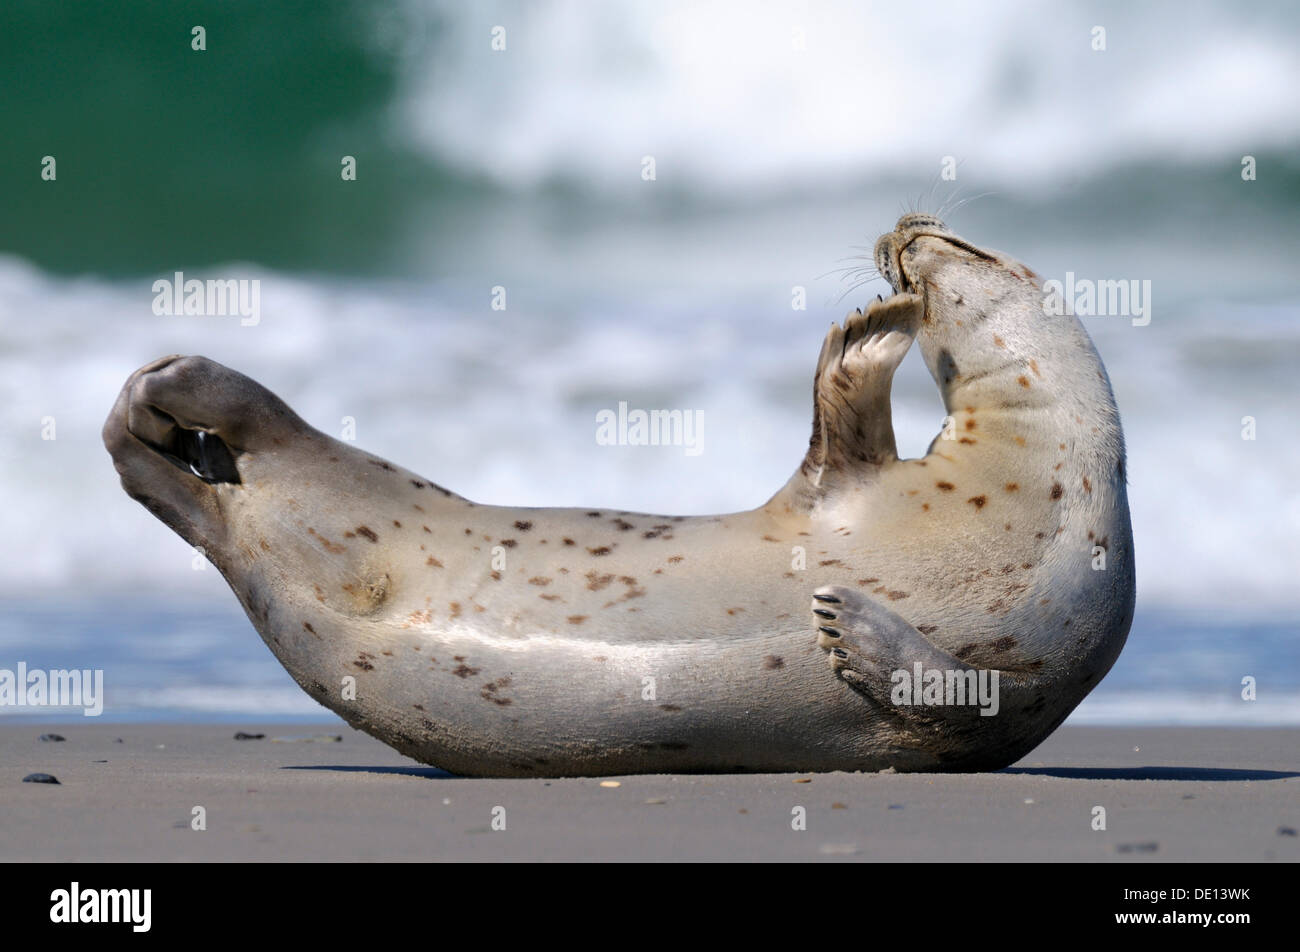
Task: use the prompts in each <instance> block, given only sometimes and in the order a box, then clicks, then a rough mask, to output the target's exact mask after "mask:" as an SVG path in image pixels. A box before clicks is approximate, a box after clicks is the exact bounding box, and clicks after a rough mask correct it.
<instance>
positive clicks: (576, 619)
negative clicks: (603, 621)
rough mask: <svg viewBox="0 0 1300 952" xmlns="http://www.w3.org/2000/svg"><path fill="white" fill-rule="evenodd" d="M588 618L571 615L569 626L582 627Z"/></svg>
mask: <svg viewBox="0 0 1300 952" xmlns="http://www.w3.org/2000/svg"><path fill="white" fill-rule="evenodd" d="M587 617H588V616H586V615H570V616H569V624H570V625H581V624H582V623H583V622H584V621H586V620H587Z"/></svg>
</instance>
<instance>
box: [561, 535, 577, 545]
mask: <svg viewBox="0 0 1300 952" xmlns="http://www.w3.org/2000/svg"><path fill="white" fill-rule="evenodd" d="M563 541H564V544H565V545H577V544H578V543H576V542H574V541H573V540H572V539H570V538H569V537H568V536H565V537H564V540H563Z"/></svg>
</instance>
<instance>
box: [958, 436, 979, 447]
mask: <svg viewBox="0 0 1300 952" xmlns="http://www.w3.org/2000/svg"><path fill="white" fill-rule="evenodd" d="M957 442H958V443H967V444H970V445H971V446H974V445H975V443H977V442H978V440H972V439H971V438H970V437H969V436H963V437H962V438H961V439H960V440H958V441H957Z"/></svg>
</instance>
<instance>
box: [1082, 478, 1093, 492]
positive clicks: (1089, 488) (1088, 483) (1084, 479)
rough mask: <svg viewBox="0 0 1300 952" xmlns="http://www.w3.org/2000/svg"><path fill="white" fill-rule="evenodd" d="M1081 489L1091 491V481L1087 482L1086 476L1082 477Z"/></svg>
mask: <svg viewBox="0 0 1300 952" xmlns="http://www.w3.org/2000/svg"><path fill="white" fill-rule="evenodd" d="M1083 491H1084V492H1086V493H1090V492H1092V483H1090V482H1088V477H1087V476H1085V477H1083Z"/></svg>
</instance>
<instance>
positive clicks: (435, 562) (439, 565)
mask: <svg viewBox="0 0 1300 952" xmlns="http://www.w3.org/2000/svg"><path fill="white" fill-rule="evenodd" d="M424 564H425V565H432V566H433V567H434V568H435V569H440V568H442V563H441V562H439V561H438V560H437V559H435V558H434V557H433V556H429V557H428V558H427V559H425V560H424Z"/></svg>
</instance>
